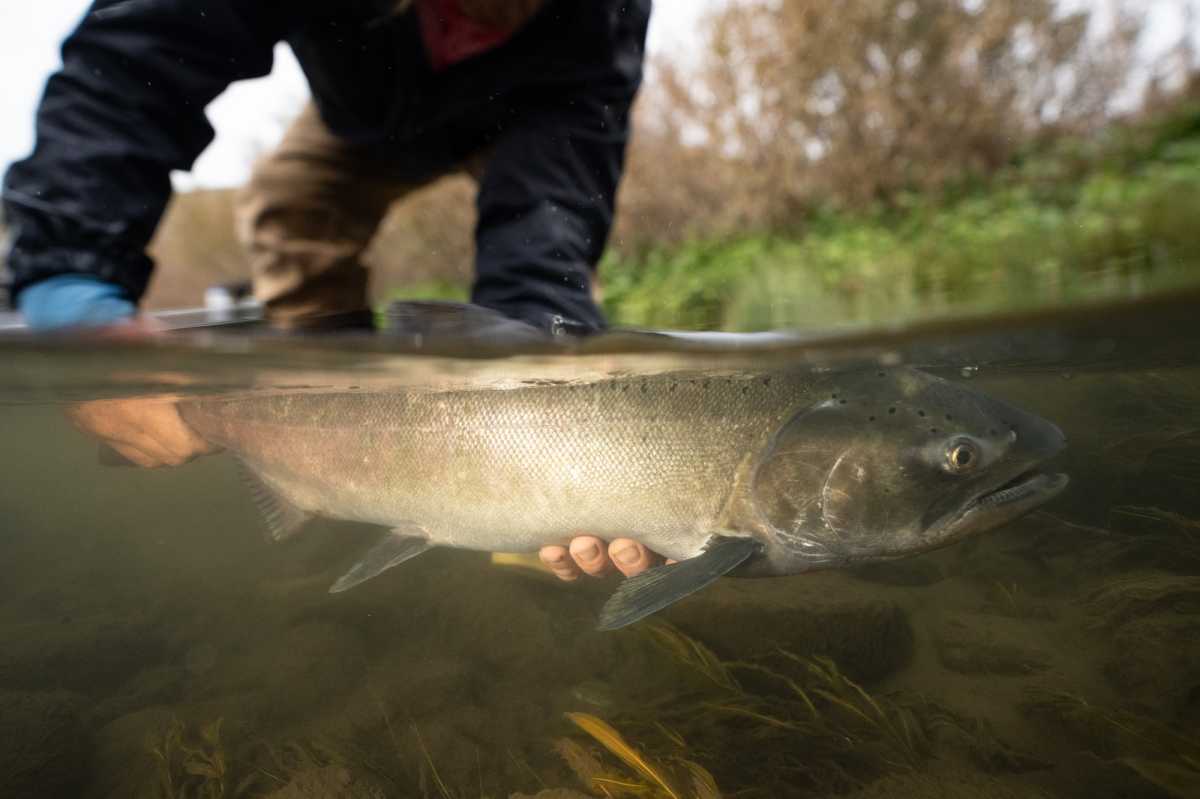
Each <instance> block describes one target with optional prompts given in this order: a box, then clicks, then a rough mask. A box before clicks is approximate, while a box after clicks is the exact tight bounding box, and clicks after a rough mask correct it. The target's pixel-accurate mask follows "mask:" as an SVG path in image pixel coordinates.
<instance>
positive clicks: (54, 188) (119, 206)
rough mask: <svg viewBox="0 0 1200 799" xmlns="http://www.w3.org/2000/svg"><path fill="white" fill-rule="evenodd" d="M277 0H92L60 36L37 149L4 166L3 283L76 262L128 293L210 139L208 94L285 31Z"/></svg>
mask: <svg viewBox="0 0 1200 799" xmlns="http://www.w3.org/2000/svg"><path fill="white" fill-rule="evenodd" d="M282 4H283V0H101V1H100V2H96V3H94V4H93V5H92V6H91V8H90V9H89V10H88V13H87V15H86V16H85V17H84V19H83V21H82V22H81V23H80V25H79V26H78V28H77V29H76V30H75V31H74V32H73V33H72V34H71V35H70V36H69V37H68V38H67V40H66V41H65V42H64V44H63V47H62V58H63V66H62V69H61V70H59V71H58V72H57V73H55V74H54V75H53V76H52V77H51V78H50V79H49V81H48V82H47V84H46V88H45V92H44V94H43V96H42V101H41V105H40V107H39V109H38V115H37V144H36V146H35V148H34V151H33V154H32V155H30V156H29V157H28V158H26V159H25V160H23V161H19V162H17V163H15V164H14V165H13V166H12V167H11V168H10V169H9V171H8V173H7V174H6V176H5V180H4V192H3V197H4V210H5V217H6V221H7V223H8V225H9V229H10V236H11V246H10V250H9V253H8V266H9V269H10V271H11V273H12V275H11V277H12V281H13V282H12V286H11V291H12V292H13V295H14V296H15V294H16V293H17V292H19V291H20V290H21V288H23V287H24V286H26V285H29V284H30V283H33V282H36V281H38V280H41V279H43V278H46V277H50V276H52V275H57V274H62V273H69V272H82V273H87V274H91V275H95V276H97V277H100V278H103V279H105V280H108V281H111V282H114V283H118V284H120V285H121V286H123V287H124V288H125V290H126V291H127V292H128V293H129V295H130V297H131V298H133V299H137V298H139V297H140V296H141V295H142V293H143V292H144V291H145V288H146V284H147V282H148V281H149V277H150V271H151V267H152V265H151V262H150V259H149V257H147V256H146V254H145V247H146V245H147V243H148V242H149V240H150V238H151V236H152V235H153V233H154V229H155V227H156V226H157V225H158V221H159V218H160V217H161V216H162V213H163V210H164V208H165V207H166V203H167V200H168V198H169V196H170V171H171V170H173V169H187V168H189V167H190V166H191V164H192V162H193V161H194V160H195V159H196V157H197V156H198V155H199V154H200V152H201V151H202V150H203V149H204V148H205V147H206V146H207V145H208V143H209V142H210V141H211V140H212V137H213V131H212V128H211V127H210V126H209V124H208V121H207V119H206V118H205V115H204V108H205V106H206V105H207V104H208V103H209V102H210V101H211V100H212V99H213V98H215V97H216V96H217V95H218V94H220V93H221V91H223V90H224V89H225V88H226V87H227V86H228V85H229V84H230V83H231V82H233V81H235V80H240V79H243V78H251V77H258V76H262V75H265V74H267V73H268V72H270V69H271V62H272V53H273V47H274V44H275V42H277V41H279V40H280V39H282V38H283V37H284V36H285V35H286V30H284V29H283V23H282V22H281V20H282V19H284V18H285V17H286V18H292V19H294V18H295V16H296V14H295V13H294V12H292V13H290V14H286V15H285V14H284V13H282V11H281V10H280V9H281V5H282Z"/></svg>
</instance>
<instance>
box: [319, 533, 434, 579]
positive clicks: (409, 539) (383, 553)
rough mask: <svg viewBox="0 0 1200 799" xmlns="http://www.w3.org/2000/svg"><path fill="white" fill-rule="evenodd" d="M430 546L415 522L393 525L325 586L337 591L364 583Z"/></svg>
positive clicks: (430, 547)
mask: <svg viewBox="0 0 1200 799" xmlns="http://www.w3.org/2000/svg"><path fill="white" fill-rule="evenodd" d="M430 549H433V546H432V545H431V544H430V543H429V541H428V534H427V533H426V532H425V529H424V528H423V527H419V526H417V525H415V524H413V525H405V526H402V527H397V528H395V529H393V530H391V531H390V532H388V533H387V534H385V535H384V537H383V538H381V539H380V540H379V543H377V544H376V545H375V546H373V547H371V548H370V549H368V550H367V553H366V554H365V555H363V557H362V560H360V561H359V562H358V563H355V564H354V565H353V566H351V567H350V571H348V572H346V573H345V574H343V575H342V576H341V577H339V578H338V580H337V582H335V583H334V584H333V585H331V586H330V587H329V593H331V594H339V593H341V592H342V591H346V590H348V589H350V588H353V587H354V586H356V585H358V584H359V583H365V582H366V581H367V580H370V579H371V578H372V577H376V576H378V575H379V574H380V573H382V572H385V571H387V570H388V569H390V568H392V567H393V566H399V565H400V564H401V563H403V562H404V561H406V560H411V559H412V558H415V557H416V556H417V555H420V554H421V553H423V552H426V551H428V550H430Z"/></svg>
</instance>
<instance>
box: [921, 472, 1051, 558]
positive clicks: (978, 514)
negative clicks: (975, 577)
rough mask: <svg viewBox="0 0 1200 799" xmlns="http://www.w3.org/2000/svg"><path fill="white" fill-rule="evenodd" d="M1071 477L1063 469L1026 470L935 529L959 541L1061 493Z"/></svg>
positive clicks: (937, 533) (942, 538) (947, 538)
mask: <svg viewBox="0 0 1200 799" xmlns="http://www.w3.org/2000/svg"><path fill="white" fill-rule="evenodd" d="M1069 483H1070V478H1069V477H1068V476H1067V475H1066V474H1063V473H1061V472H1056V473H1050V474H1047V473H1041V472H1024V473H1022V474H1021V475H1019V476H1018V477H1016V478H1015V479H1013V480H1010V481H1009V482H1007V483H1005V484H1004V485H1003V486H1000V487H998V488H995V489H993V490H991V491H987V492H984V493H983V494H980V495H979V496H977V497H975V498H974V499H972V500H971V501H970V502H968V503H967V504H966V505H965V506H964V507H963V508H962V509H961V510H959V511H958V512H957V513H955V514H954V515H952V516H951V517H949V518H947V519H945V520H944V521H943V522H942V523H941V524H940V525H938V526H937V528H936V529H935V535H934V537H935V538H936V539H938V540H940V541H946V542H949V541H957V540H959V539H961V538H965V537H966V536H969V535H974V534H976V533H982V532H985V531H987V530H992V529H995V528H997V527H1000V526H1001V525H1003V524H1006V523H1007V522H1010V521H1012V520H1014V519H1017V518H1020V517H1021V516H1024V515H1025V514H1026V513H1029V512H1030V511H1032V510H1033V509H1034V508H1037V507H1039V506H1041V505H1044V504H1045V503H1047V502H1049V501H1050V500H1052V499H1054V498H1055V497H1057V496H1058V495H1059V494H1061V493H1062V492H1063V490H1064V489H1066V487H1067V485H1068V484H1069Z"/></svg>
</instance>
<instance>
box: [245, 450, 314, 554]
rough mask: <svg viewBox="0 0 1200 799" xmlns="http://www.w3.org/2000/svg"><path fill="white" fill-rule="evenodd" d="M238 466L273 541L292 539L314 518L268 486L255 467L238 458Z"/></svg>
mask: <svg viewBox="0 0 1200 799" xmlns="http://www.w3.org/2000/svg"><path fill="white" fill-rule="evenodd" d="M238 466H239V467H240V470H241V473H242V482H244V483H245V484H246V486H247V487H248V488H249V489H250V497H251V498H252V499H253V500H254V504H255V506H256V507H257V508H258V512H259V513H260V514H262V518H263V523H264V524H266V526H267V535H268V536H269V537H270V538H271V540H272V541H283V540H285V539H288V538H291V537H292V536H293V535H295V534H296V533H297V532H299V530H300V528H301V527H303V526H304V524H305V522H307V521H308V520H309V519H311V518H312V514H311V513H309V512H308V511H305V510H301V509H300V508H298V507H296V506H295V505H293V504H292V503H291V501H289V500H288V499H286V498H285V497H283V496H281V495H280V494H279V492H278V491H276V490H275V489H274V488H272V487H271V486H270V485H268V484H267V483H266V481H265V480H263V479H262V477H260V476H259V474H258V472H256V471H255V470H254V467H253V466H251V465H250V464H248V463H246V462H245V461H244V460H242V459H241V458H238Z"/></svg>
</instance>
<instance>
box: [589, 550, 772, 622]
mask: <svg viewBox="0 0 1200 799" xmlns="http://www.w3.org/2000/svg"><path fill="white" fill-rule="evenodd" d="M761 549H762V547H761V545H760V544H759V543H758V542H757V541H755V540H754V539H752V538H720V537H718V538H716V539H715V540H714V541H713V543H712V544H710V545H709V546H708V548H707V549H705V550H704V552H703V554H700V555H697V556H696V557H694V558H688V559H687V560H684V561H680V562H679V563H672V564H670V565H669V566H658V567H656V568H653V569H650V570H649V571H646V572H643V573H641V574H639V575H638V576H637V577H630V578H629V579H628V580H626V581H625V582H623V583H621V585H620V586H618V587H617V590H616V593H614V594H613V595H612V596H611V597H610V598H609V600H608V601H607V602H605V603H604V608H603V609H601V611H600V623H599V624H598V625H597V629H599V630H618V629H620V628H622V627H626V626H628V625H630V624H633V623H634V622H635V621H639V620H641V619H644V618H646V617H647V616H649V615H650V614H652V613H657V612H658V611H660V610H662V609H663V608H665V607H667V606H668V605H672V604H674V603H676V602H678V601H679V600H681V599H683V598H684V597H685V596H687V595H688V594H693V593H695V592H696V591H699V590H700V589H701V588H704V587H705V586H706V585H709V584H710V583H713V582H716V580H717V579H718V578H720V577H721V576H722V575H725V574H728V573H729V572H730V571H732V570H733V569H735V568H737V567H738V566H740V565H741V564H742V563H744V562H745V561H746V560H747V559H748V558H750V557H751V556H752V555H756V554H758V553H759V552H760V551H761Z"/></svg>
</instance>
